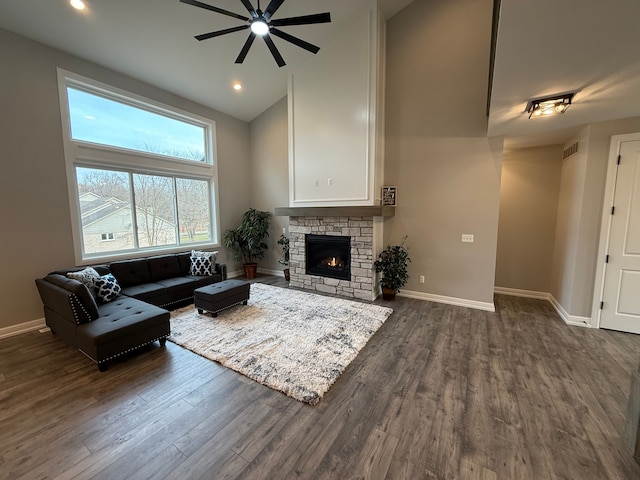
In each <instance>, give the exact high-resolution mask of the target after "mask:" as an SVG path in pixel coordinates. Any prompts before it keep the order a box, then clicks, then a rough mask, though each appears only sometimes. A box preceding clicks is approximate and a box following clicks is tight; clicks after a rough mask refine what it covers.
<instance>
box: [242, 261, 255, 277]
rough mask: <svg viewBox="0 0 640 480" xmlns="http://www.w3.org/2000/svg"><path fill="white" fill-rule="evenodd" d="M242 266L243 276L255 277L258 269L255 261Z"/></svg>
mask: <svg viewBox="0 0 640 480" xmlns="http://www.w3.org/2000/svg"><path fill="white" fill-rule="evenodd" d="M243 267H244V278H256V272H257V271H258V264H257V263H245V264H244V265H243Z"/></svg>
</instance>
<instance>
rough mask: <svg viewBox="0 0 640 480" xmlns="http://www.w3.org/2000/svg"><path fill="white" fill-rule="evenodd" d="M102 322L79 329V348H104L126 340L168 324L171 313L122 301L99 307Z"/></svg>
mask: <svg viewBox="0 0 640 480" xmlns="http://www.w3.org/2000/svg"><path fill="white" fill-rule="evenodd" d="M99 308H100V319H99V320H97V321H95V322H91V323H90V324H85V325H83V326H82V328H79V329H78V339H79V346H80V348H82V346H83V344H85V343H90V344H92V345H101V344H105V343H109V342H113V341H117V340H118V339H119V338H126V337H128V336H131V335H133V334H135V333H136V332H139V331H142V330H145V329H147V328H149V327H152V326H154V325H156V324H158V323H162V324H164V323H168V322H169V312H167V311H166V310H164V309H162V308H160V307H157V306H155V305H149V304H148V303H145V302H142V301H139V300H136V299H133V298H128V297H119V298H117V299H116V300H114V301H113V302H109V303H105V304H104V305H101V306H100V307H99Z"/></svg>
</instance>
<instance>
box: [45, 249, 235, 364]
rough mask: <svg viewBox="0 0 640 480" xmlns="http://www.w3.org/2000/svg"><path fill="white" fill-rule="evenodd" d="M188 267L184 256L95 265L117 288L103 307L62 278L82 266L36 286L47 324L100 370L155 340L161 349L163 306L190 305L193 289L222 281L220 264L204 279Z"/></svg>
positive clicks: (77, 285) (165, 321)
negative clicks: (112, 298) (118, 357)
mask: <svg viewBox="0 0 640 480" xmlns="http://www.w3.org/2000/svg"><path fill="white" fill-rule="evenodd" d="M190 267H191V258H190V254H189V253H180V254H174V255H160V256H154V257H147V258H142V259H134V260H122V261H116V262H112V263H110V264H108V265H96V266H94V267H93V268H95V270H96V271H97V272H98V273H99V274H100V275H106V274H107V273H111V274H113V276H115V277H116V280H117V281H118V284H119V285H120V287H121V288H122V290H121V292H120V296H118V297H117V298H116V299H114V300H112V301H110V302H108V303H101V302H100V301H96V299H95V298H94V296H93V295H92V294H91V292H90V291H89V289H88V288H87V287H86V286H85V285H84V284H83V283H81V282H79V281H77V280H74V279H71V278H68V277H67V276H66V273H68V272H71V271H78V270H82V268H84V267H80V268H73V269H68V270H59V271H55V272H52V273H50V274H48V275H47V276H46V277H44V278H38V279H36V285H37V287H38V291H39V293H40V297H41V299H42V302H43V304H44V315H45V320H46V324H47V326H48V327H49V328H50V329H51V331H52V332H54V333H55V334H58V335H59V336H60V338H62V339H63V340H64V341H65V342H67V343H68V344H70V345H73V346H74V347H76V348H78V349H79V350H80V351H81V352H83V353H84V354H85V355H87V356H88V357H89V358H91V359H92V360H93V361H94V362H96V363H97V364H98V368H99V369H100V371H104V370H106V369H107V365H108V362H109V360H110V359H112V358H115V357H117V356H119V355H122V354H124V353H126V352H129V351H131V350H134V349H136V348H139V347H141V346H144V345H147V344H149V343H152V342H155V341H159V342H160V344H161V345H164V344H165V342H166V339H167V336H168V335H169V333H170V324H169V311H168V310H167V308H169V309H171V308H174V307H177V306H181V305H184V304H187V303H192V302H193V291H194V290H195V289H196V288H198V287H202V286H205V285H210V284H212V283H216V282H220V281H222V280H225V279H226V278H227V270H226V265H224V264H219V263H216V264H215V272H214V273H213V275H207V276H194V275H191V274H190Z"/></svg>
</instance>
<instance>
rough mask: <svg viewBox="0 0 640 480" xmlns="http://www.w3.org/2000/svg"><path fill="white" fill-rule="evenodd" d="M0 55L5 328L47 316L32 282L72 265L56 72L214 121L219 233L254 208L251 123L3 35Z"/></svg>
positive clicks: (0, 299) (1, 313)
mask: <svg viewBox="0 0 640 480" xmlns="http://www.w3.org/2000/svg"><path fill="white" fill-rule="evenodd" d="M0 58H1V59H2V75H0V105H1V106H2V107H1V111H0V115H1V118H2V128H1V129H0V144H1V145H2V153H1V155H2V156H1V162H2V175H1V176H0V195H1V201H0V209H1V210H0V215H1V218H2V221H3V235H2V236H1V238H2V240H1V241H2V245H0V265H2V270H1V271H0V305H2V308H1V309H0V329H1V328H3V327H9V326H11V325H17V324H20V323H24V322H27V321H31V320H35V319H40V318H42V317H43V312H42V306H41V302H40V299H39V296H38V293H37V290H36V287H35V284H34V279H35V278H37V277H40V276H43V275H45V274H46V273H48V272H49V271H51V270H54V269H57V268H64V267H69V266H71V265H73V264H74V255H73V246H72V237H71V220H70V213H69V201H68V196H67V183H66V177H65V161H64V154H63V146H62V128H61V121H60V105H59V102H58V86H57V77H56V67H61V68H64V69H66V70H70V71H73V72H75V73H78V74H81V75H84V76H87V77H90V78H92V79H95V80H98V81H101V82H104V83H107V84H109V85H113V86H115V87H118V88H122V89H124V90H127V91H130V92H133V93H136V94H139V95H142V96H144V97H147V98H150V99H153V100H156V101H159V102H162V103H165V104H167V105H171V106H174V107H177V108H181V109H184V110H186V111H190V112H193V113H196V114H198V115H202V116H204V117H208V118H210V119H212V120H215V121H216V127H217V139H218V162H219V163H218V174H219V176H220V179H221V181H220V221H221V230H222V231H224V230H225V229H227V228H231V227H233V226H235V225H236V224H237V223H238V221H239V219H240V215H241V214H242V212H243V211H244V210H246V209H247V208H248V207H249V199H250V196H249V195H248V193H247V189H248V186H247V184H248V181H247V179H248V178H249V176H250V157H249V125H248V123H246V122H243V121H240V120H237V119H234V118H232V117H229V116H227V115H223V114H221V113H218V112H216V111H213V110H211V109H208V108H206V107H203V106H201V105H198V104H195V103H193V102H190V101H188V100H185V99H184V98H181V97H177V96H175V95H172V94H171V93H169V92H166V91H163V90H160V89H158V88H156V87H153V86H151V85H148V84H144V83H142V82H139V81H137V80H135V79H132V78H130V77H126V76H123V75H121V74H119V73H117V72H114V71H111V70H107V69H105V68H103V67H100V66H98V65H95V64H93V63H90V62H87V61H84V60H82V59H80V58H77V57H74V56H71V55H68V54H66V53H63V52H61V51H59V50H55V49H53V48H50V47H47V46H44V45H42V44H39V43H36V42H33V41H31V40H27V39H25V38H23V37H20V36H17V35H14V34H12V33H9V32H6V31H4V30H0ZM221 258H222V260H223V261H225V260H227V259H228V258H229V257H228V256H227V255H226V253H225V252H224V251H222V249H221ZM230 267H231V268H232V269H233V268H234V265H230Z"/></svg>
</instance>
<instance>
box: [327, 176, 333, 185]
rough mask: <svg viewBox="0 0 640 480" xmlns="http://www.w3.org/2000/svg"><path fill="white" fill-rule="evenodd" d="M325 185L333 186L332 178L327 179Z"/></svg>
mask: <svg viewBox="0 0 640 480" xmlns="http://www.w3.org/2000/svg"><path fill="white" fill-rule="evenodd" d="M327 185H329V186H331V185H333V178H327Z"/></svg>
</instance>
